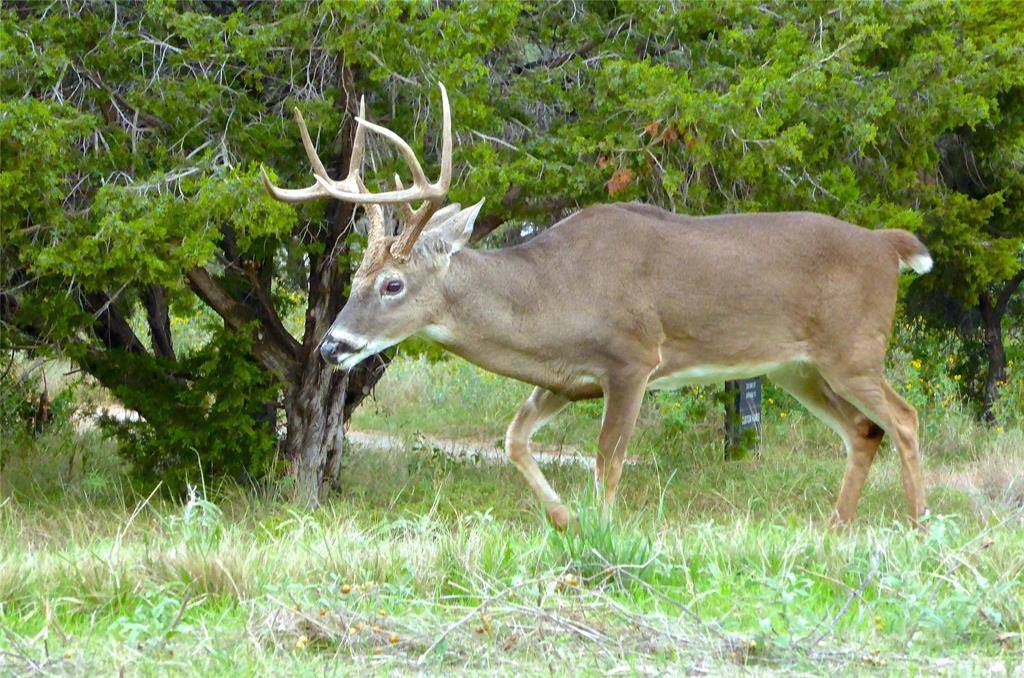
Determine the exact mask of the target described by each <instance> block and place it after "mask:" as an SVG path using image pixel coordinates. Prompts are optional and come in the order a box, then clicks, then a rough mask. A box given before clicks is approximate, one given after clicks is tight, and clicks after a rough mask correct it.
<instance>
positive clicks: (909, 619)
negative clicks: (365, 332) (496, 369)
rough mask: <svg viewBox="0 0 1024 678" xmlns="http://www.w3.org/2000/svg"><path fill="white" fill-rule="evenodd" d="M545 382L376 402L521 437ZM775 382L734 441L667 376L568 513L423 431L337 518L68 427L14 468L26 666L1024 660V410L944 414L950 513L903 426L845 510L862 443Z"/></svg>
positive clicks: (407, 421) (381, 457) (456, 379)
mask: <svg viewBox="0 0 1024 678" xmlns="http://www.w3.org/2000/svg"><path fill="white" fill-rule="evenodd" d="M527 392H528V391H527V389H526V388H525V387H521V386H520V385H517V384H514V383H512V382H509V381H507V380H502V379H498V378H495V377H491V376H489V375H484V374H483V373H481V372H479V371H477V370H475V369H473V368H470V367H468V366H467V365H465V364H464V363H461V362H458V361H452V362H445V363H440V364H430V363H426V362H422V361H417V360H410V359H403V360H400V361H398V362H397V363H396V364H395V365H393V366H392V368H391V369H390V370H389V374H388V376H387V377H386V378H385V380H384V381H383V382H382V383H381V384H380V385H379V386H378V392H377V398H376V400H375V401H374V402H373V403H371V404H370V405H369V406H368V407H366V408H365V409H364V410H363V411H362V412H361V414H360V415H359V416H358V417H357V418H356V420H355V422H354V425H355V426H357V427H359V428H362V429H377V430H385V431H387V432H389V433H392V434H396V435H399V436H405V437H407V438H408V439H409V440H410V441H412V440H413V439H414V437H415V434H416V433H429V434H433V435H447V436H459V437H470V438H476V439H480V440H483V441H486V442H494V441H496V440H499V439H500V437H501V433H502V431H503V429H504V426H505V424H506V423H507V420H508V418H509V417H510V416H511V414H512V412H513V411H514V410H515V408H516V406H517V405H518V401H519V400H521V399H522V398H524V397H525V395H526V393H527ZM767 395H768V396H769V397H771V398H772V399H773V401H774V403H773V406H771V407H769V408H768V409H767V412H766V414H767V422H766V430H765V435H764V440H763V447H762V450H761V455H760V457H759V458H758V459H748V460H744V461H739V462H728V463H726V462H724V461H722V454H721V447H720V440H719V437H720V433H719V430H718V428H719V426H720V419H719V415H718V414H717V413H716V412H715V410H714V408H710V407H709V408H706V410H704V412H703V415H701V414H700V408H699V403H700V402H701V401H702V400H707V399H710V398H712V397H713V396H712V394H710V393H707V392H690V393H685V394H682V395H676V396H664V397H662V398H658V399H652V400H651V402H650V403H649V404H648V405H646V406H645V410H644V413H643V415H642V418H641V425H640V427H639V429H638V437H637V443H636V445H634V447H633V451H634V453H635V456H636V458H637V459H636V462H635V463H634V464H632V465H630V466H629V467H628V468H627V469H626V471H625V474H624V477H623V484H622V487H621V491H620V503H619V505H618V506H617V508H616V511H615V513H614V515H613V516H607V515H604V514H603V513H602V512H601V511H600V509H599V508H598V507H596V506H595V505H594V503H593V501H592V499H591V492H592V490H591V486H592V480H591V472H590V471H589V470H587V469H586V468H585V467H583V466H580V465H576V464H564V465H552V466H547V467H546V468H545V472H546V473H547V475H548V477H549V479H550V480H551V482H552V484H553V485H554V486H555V487H556V488H557V489H559V491H561V492H562V493H563V496H565V497H567V498H568V500H569V502H570V503H571V504H572V505H573V506H574V507H576V508H577V510H578V513H579V530H578V532H575V533H570V534H567V535H560V534H557V533H555V532H553V531H551V530H550V529H549V528H548V527H547V525H546V524H545V522H544V520H543V516H542V513H541V511H540V510H539V509H538V507H537V506H536V505H535V503H534V501H533V500H532V498H531V497H530V495H529V491H528V490H527V488H526V486H525V483H523V482H522V480H521V479H520V478H519V475H518V473H517V471H516V470H515V469H514V468H513V467H511V466H510V465H504V464H491V463H483V462H472V461H465V462H461V461H453V460H451V459H448V458H446V457H444V456H440V455H430V454H424V453H423V452H422V451H421V450H418V449H417V448H416V446H415V445H413V444H410V445H409V446H407V449H405V450H401V451H398V452H384V451H381V450H375V449H360V450H354V451H352V452H351V453H350V454H349V455H348V457H347V459H346V467H345V473H344V483H345V486H344V488H343V491H342V492H341V493H340V494H339V495H338V496H337V497H336V498H334V499H333V500H332V501H330V502H329V503H328V504H327V505H326V506H325V507H324V508H323V509H322V510H320V511H318V512H316V513H314V514H311V515H310V514H304V513H299V512H296V511H295V510H293V509H292V508H290V507H289V506H287V505H284V504H281V503H278V502H275V501H272V500H270V499H267V498H265V497H263V496H261V495H260V494H259V493H257V492H253V491H248V490H245V489H242V488H238V487H231V486H223V487H222V486H215V487H206V488H204V487H202V486H201V487H199V488H197V489H196V490H195V491H194V492H193V493H192V494H191V495H190V497H188V498H187V499H186V500H182V501H171V500H169V499H167V498H166V497H164V496H163V494H162V493H161V491H160V489H159V488H157V489H155V490H154V489H153V488H147V491H145V492H142V493H140V492H139V490H138V488H133V487H132V486H131V485H130V484H128V483H127V482H125V481H124V480H123V476H122V471H121V470H120V467H119V465H118V463H117V460H116V448H115V447H114V446H113V444H112V443H111V442H109V441H104V440H102V439H100V438H99V437H98V436H97V435H96V434H95V433H92V432H86V433H83V434H80V435H78V434H74V433H73V432H71V431H69V430H63V431H62V430H55V431H51V432H49V433H47V434H44V435H43V436H42V437H41V438H40V439H38V440H36V441H35V442H33V443H32V446H31V448H26V449H23V450H15V451H12V453H11V454H10V455H9V456H8V462H7V465H6V467H5V468H4V471H3V473H4V475H5V479H4V482H5V483H6V487H5V489H0V492H2V494H0V673H23V672H33V671H35V672H41V673H74V674H85V673H89V674H92V673H114V672H117V671H122V670H123V671H124V672H126V673H128V674H163V673H232V674H235V673H237V674H252V673H259V674H266V673H275V674H283V673H300V672H301V673H307V672H309V673H312V672H315V673H331V674H348V673H365V672H367V671H374V672H403V673H404V672H408V671H421V672H426V673H432V674H434V673H445V674H447V673H487V674H491V673H507V674H512V673H524V672H525V673H541V672H543V673H550V672H554V673H570V672H571V673H581V674H598V673H601V674H604V673H608V672H617V673H650V672H659V673H661V672H666V671H667V672H672V673H682V672H698V671H703V672H712V673H718V674H720V673H737V672H739V673H742V672H756V673H762V672H781V673H801V672H809V673H848V674H861V673H876V672H877V673H896V674H901V675H903V674H908V673H910V674H919V673H925V672H928V673H938V674H943V675H964V674H989V673H993V672H1005V673H1008V674H1010V675H1013V674H1014V672H1015V671H1017V672H1019V671H1021V670H1022V669H1021V666H1022V660H1024V657H1022V645H1024V573H1022V572H1024V472H1022V469H1024V432H1022V431H1021V430H1019V429H1010V430H1007V431H1004V432H993V431H989V430H987V429H981V428H979V427H977V426H976V425H975V424H973V423H972V421H971V419H970V418H969V417H968V416H966V415H965V414H964V413H962V412H959V411H957V410H956V409H953V410H943V411H942V412H938V411H930V410H923V411H922V420H923V422H924V426H925V429H924V433H923V456H924V460H925V467H926V472H927V476H928V482H929V491H928V499H929V505H930V508H931V510H932V512H933V513H932V518H931V520H930V524H929V529H928V531H927V532H926V533H920V532H917V531H914V530H911V529H909V528H908V527H907V525H906V520H905V517H904V508H903V498H902V488H901V485H900V482H899V469H898V462H897V460H896V459H895V456H896V455H895V454H894V453H893V452H892V451H891V449H890V448H888V447H886V448H885V450H884V451H883V453H882V454H881V455H880V459H879V460H878V461H877V462H876V464H875V466H874V467H873V469H872V472H871V475H870V477H869V480H868V484H867V487H866V490H865V495H864V498H863V500H862V502H861V505H860V514H859V518H858V520H857V523H856V525H855V527H854V528H853V529H851V530H848V531H846V532H841V533H835V532H830V531H828V530H826V529H825V524H826V522H827V516H828V513H829V511H830V508H831V502H832V501H833V499H834V495H835V492H836V490H837V489H838V485H839V480H840V477H841V474H842V459H841V455H840V452H839V445H838V441H837V440H836V439H834V437H833V436H832V435H831V434H830V433H829V432H828V431H826V430H825V429H824V428H823V427H821V426H820V425H818V424H817V423H816V422H815V421H813V420H812V419H811V418H810V417H809V416H806V415H804V414H803V413H802V412H801V411H800V410H798V409H796V408H795V407H794V406H793V405H792V403H790V402H789V401H787V400H786V399H785V398H784V397H783V396H782V395H781V394H778V393H775V392H773V391H769V393H768V394H767ZM677 411H683V412H686V413H687V416H686V417H681V416H680V417H676V416H674V414H673V413H675V412H677ZM695 411H696V412H697V415H694V412H695ZM783 412H785V413H786V416H785V417H783V416H781V414H782V413H783ZM598 418H599V407H596V406H595V405H594V404H583V405H577V406H573V407H571V408H569V409H568V411H567V412H565V413H564V414H563V415H562V416H560V417H559V418H558V419H557V420H556V421H555V422H552V425H551V427H550V429H548V430H546V431H545V432H544V433H543V435H542V438H543V440H544V441H545V442H546V443H547V444H549V445H561V446H565V447H573V448H579V449H584V450H589V449H591V448H592V446H593V442H592V441H593V440H594V439H595V437H596V426H597V424H596V420H597V419H598ZM681 420H685V421H686V422H688V423H689V424H690V425H689V426H683V425H681V424H680V422H681ZM71 455H74V457H75V461H74V462H73V463H71V464H69V462H68V459H69V457H70V456H71Z"/></svg>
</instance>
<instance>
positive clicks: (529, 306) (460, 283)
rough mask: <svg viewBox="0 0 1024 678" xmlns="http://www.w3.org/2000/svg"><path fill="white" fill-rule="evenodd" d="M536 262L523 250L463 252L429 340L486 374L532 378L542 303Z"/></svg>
mask: <svg viewBox="0 0 1024 678" xmlns="http://www.w3.org/2000/svg"><path fill="white" fill-rule="evenodd" d="M536 266H537V262H536V261H535V260H534V259H533V257H532V256H531V255H530V254H528V253H526V252H523V251H522V250H521V249H519V248H511V249H506V250H489V251H477V250H464V251H462V252H460V253H458V254H457V255H456V256H454V257H452V261H451V264H450V268H449V270H448V274H447V276H446V283H445V308H444V309H443V310H442V311H441V313H440V314H439V315H438V317H437V319H436V321H435V324H434V325H432V326H431V327H430V328H429V329H428V331H427V334H428V336H430V337H431V338H432V339H434V340H435V341H437V342H438V343H440V344H441V345H442V346H444V347H445V348H447V349H448V350H450V351H452V352H453V353H455V354H457V355H459V356H461V357H463V358H465V359H466V360H469V361H470V362H472V363H475V364H477V365H479V366H481V367H483V368H485V369H488V370H491V371H493V372H498V373H501V374H506V375H509V376H514V377H517V378H525V377H528V376H530V375H529V374H528V373H524V370H526V371H527V372H530V371H532V368H533V367H535V366H533V365H532V364H531V363H532V362H533V360H532V359H531V355H532V353H531V352H530V349H529V342H530V341H531V340H532V339H535V332H536V328H534V327H533V326H532V325H533V320H534V319H535V318H536V317H537V312H538V311H539V310H540V309H539V308H538V304H539V299H538V296H537V295H536V293H535V288H536V286H537V281H538V272H537V271H536V270H535V268H536Z"/></svg>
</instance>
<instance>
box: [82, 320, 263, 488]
mask: <svg viewBox="0 0 1024 678" xmlns="http://www.w3.org/2000/svg"><path fill="white" fill-rule="evenodd" d="M178 368H179V369H180V370H181V373H182V374H183V375H188V376H187V377H182V378H181V379H180V380H179V379H174V380H170V381H168V380H166V379H164V378H163V377H162V375H161V373H160V372H159V371H157V370H152V369H150V368H149V365H148V364H147V362H146V359H144V358H139V357H136V356H132V355H130V354H112V355H110V356H109V358H108V362H106V363H105V364H104V365H103V366H102V367H101V368H100V369H101V370H103V371H108V370H114V371H121V372H123V373H125V374H131V375H134V378H133V379H130V380H129V379H124V380H122V381H121V382H120V383H119V384H118V386H117V387H116V388H115V390H114V395H116V396H117V397H118V398H119V399H120V400H121V401H122V402H124V403H126V404H127V405H128V406H129V407H133V406H134V408H135V409H137V410H138V411H140V412H142V413H143V414H144V416H145V419H143V420H139V421H132V420H130V419H112V418H108V419H106V420H105V422H104V425H105V427H106V428H107V429H108V430H110V431H112V432H115V433H117V434H118V437H119V438H120V439H121V441H122V453H123V454H124V456H125V458H126V459H127V460H128V461H129V462H130V463H131V464H132V468H133V471H134V475H136V476H137V477H139V478H142V479H144V480H146V481H150V482H152V481H157V480H160V481H163V483H164V484H165V486H166V487H167V488H168V489H169V490H170V491H171V492H172V493H175V494H180V493H182V492H184V490H185V489H186V487H187V486H188V485H201V484H203V483H204V482H205V481H206V480H207V479H208V480H210V481H212V480H213V479H217V478H229V479H234V480H235V481H238V482H241V483H247V482H250V481H251V480H253V479H260V478H262V477H264V476H265V475H266V474H267V472H268V471H269V470H270V467H271V464H272V463H273V460H274V456H275V451H276V443H277V432H276V426H275V423H274V420H273V419H267V418H266V408H267V403H268V402H274V400H275V398H276V397H277V393H278V386H277V384H275V383H274V382H273V381H272V380H270V379H269V378H268V376H267V374H266V372H265V371H263V370H262V369H261V368H260V367H259V366H258V365H256V364H255V363H254V362H253V361H252V359H251V358H250V357H249V347H248V345H247V341H246V339H245V338H244V337H243V336H240V335H234V334H231V333H226V332H222V333H220V335H219V336H217V337H216V338H215V340H214V341H212V342H210V343H209V344H208V345H206V346H205V347H203V348H202V349H200V350H198V351H197V352H196V353H195V354H193V355H191V356H189V357H187V358H185V359H183V360H182V361H181V362H180V365H179V366H178ZM147 377H148V378H147ZM261 415H262V416H261Z"/></svg>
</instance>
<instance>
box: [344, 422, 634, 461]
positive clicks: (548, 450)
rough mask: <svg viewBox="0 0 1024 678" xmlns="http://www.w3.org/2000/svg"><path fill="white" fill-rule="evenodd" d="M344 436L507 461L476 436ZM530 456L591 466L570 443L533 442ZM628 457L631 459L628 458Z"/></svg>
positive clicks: (364, 443)
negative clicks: (542, 443)
mask: <svg viewBox="0 0 1024 678" xmlns="http://www.w3.org/2000/svg"><path fill="white" fill-rule="evenodd" d="M345 439H346V440H347V441H348V442H350V443H352V445H353V446H355V447H362V448H375V449H378V450H387V451H389V452H390V451H395V452H397V451H401V450H405V449H407V448H408V447H409V446H412V447H414V448H419V449H426V450H437V451H439V452H440V453H441V454H444V455H445V456H447V457H449V458H451V459H458V460H463V461H464V460H480V461H486V462H488V463H492V464H507V463H509V459H508V455H507V454H506V453H505V450H503V449H502V448H500V447H498V446H497V445H494V444H493V443H488V442H486V441H484V440H480V439H478V438H442V437H440V436H432V435H424V434H417V435H416V436H415V437H414V438H411V439H410V438H409V437H407V436H397V435H393V434H391V433H387V432H385V431H359V430H355V429H350V430H349V432H348V433H347V434H346V437H345ZM533 458H534V459H536V460H537V463H539V464H577V465H580V466H587V467H590V468H593V466H594V458H593V456H591V455H589V454H584V453H583V451H582V450H580V449H579V448H577V447H573V446H571V445H564V446H560V447H553V446H547V445H533ZM630 461H632V460H630Z"/></svg>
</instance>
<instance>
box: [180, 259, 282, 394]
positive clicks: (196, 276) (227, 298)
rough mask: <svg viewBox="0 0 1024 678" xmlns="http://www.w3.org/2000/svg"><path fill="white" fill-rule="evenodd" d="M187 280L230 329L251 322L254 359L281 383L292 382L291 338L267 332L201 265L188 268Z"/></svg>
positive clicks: (241, 326) (257, 318)
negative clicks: (253, 329) (252, 326)
mask: <svg viewBox="0 0 1024 678" xmlns="http://www.w3.org/2000/svg"><path fill="white" fill-rule="evenodd" d="M188 281H189V285H190V286H191V288H192V291H193V292H195V293H196V294H197V295H198V296H199V298H200V299H202V300H203V301H204V302H206V304H207V305H208V306H209V307H210V308H212V309H213V310H214V311H216V312H217V315H219V316H220V317H221V318H223V319H224V322H225V323H226V324H227V325H228V327H230V328H231V329H233V330H241V329H242V328H244V327H245V326H246V325H249V324H250V323H255V324H256V328H255V331H254V333H253V339H254V340H255V344H254V352H255V354H256V359H257V360H258V361H259V362H260V363H261V364H262V365H263V366H264V367H266V368H267V369H268V370H270V371H271V372H272V373H273V374H274V375H275V376H276V377H277V378H278V379H280V380H281V381H282V382H284V383H286V384H292V383H294V382H295V370H296V367H297V364H296V361H297V359H298V350H297V344H296V343H295V340H294V339H291V341H290V342H288V341H286V340H283V339H282V337H280V336H279V335H278V334H277V333H275V332H272V331H268V330H267V327H266V324H265V323H264V322H263V321H262V319H261V318H260V317H258V316H257V315H256V313H254V312H253V310H252V309H250V308H249V307H247V306H246V305H245V304H241V303H239V302H237V301H235V300H234V299H233V298H232V297H231V295H229V294H228V293H227V292H226V291H225V290H224V289H223V288H222V287H221V286H220V285H218V284H217V282H216V281H215V280H214V279H213V277H212V276H211V275H210V272H209V271H207V270H206V269H205V268H194V269H192V270H191V271H189V273H188ZM285 334H287V332H285ZM288 336H289V337H290V336H291V335H288Z"/></svg>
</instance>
